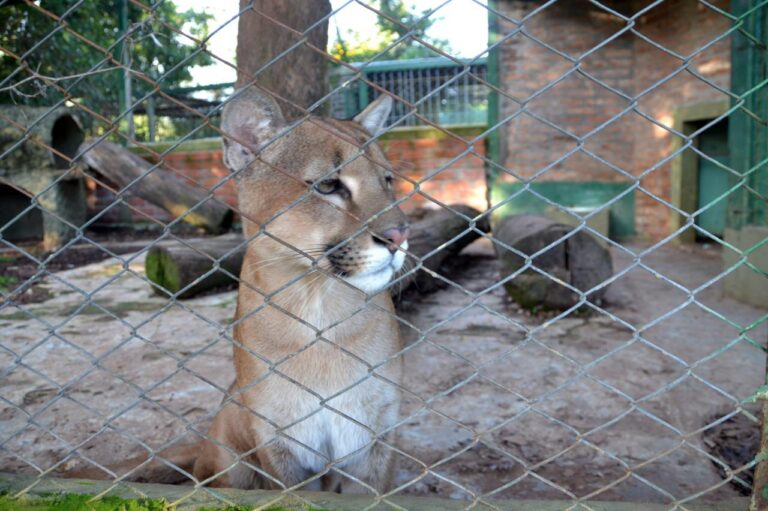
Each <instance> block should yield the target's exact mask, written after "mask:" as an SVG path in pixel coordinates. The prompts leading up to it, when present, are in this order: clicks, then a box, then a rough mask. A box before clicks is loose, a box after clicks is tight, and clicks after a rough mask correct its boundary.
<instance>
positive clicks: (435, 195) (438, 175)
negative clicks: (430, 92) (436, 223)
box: [383, 128, 488, 211]
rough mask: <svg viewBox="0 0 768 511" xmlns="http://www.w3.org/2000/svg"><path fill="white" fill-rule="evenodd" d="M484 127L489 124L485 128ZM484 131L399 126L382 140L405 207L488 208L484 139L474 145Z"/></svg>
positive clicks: (406, 208) (409, 209)
mask: <svg viewBox="0 0 768 511" xmlns="http://www.w3.org/2000/svg"><path fill="white" fill-rule="evenodd" d="M483 129H484V128H483ZM483 129H471V128H470V129H454V130H451V131H450V133H447V132H442V131H440V130H437V129H432V128H414V129H409V130H402V131H401V130H398V131H395V132H392V133H390V134H387V135H385V136H384V139H383V146H384V150H385V152H386V154H387V157H388V158H389V160H390V161H391V162H392V163H393V165H394V169H395V170H396V171H397V172H398V173H399V174H400V175H401V176H402V177H403V179H398V180H397V191H398V195H399V196H401V197H402V196H406V195H408V194H411V196H410V198H408V199H407V200H406V201H404V202H403V204H402V208H403V210H405V211H412V210H413V209H415V208H419V207H428V208H436V207H439V206H438V202H440V203H443V204H451V203H461V204H468V205H470V206H472V207H474V208H477V209H479V210H480V211H484V210H485V209H486V208H487V207H488V206H487V202H486V183H485V167H484V161H483V159H482V158H481V157H484V156H485V141H484V140H480V141H477V142H475V143H474V144H472V145H471V148H470V144H469V141H471V140H472V139H474V138H476V137H477V136H478V135H479V134H480V133H481V132H482V131H483ZM464 153H467V154H464Z"/></svg>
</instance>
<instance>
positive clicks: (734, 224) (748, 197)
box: [727, 0, 768, 229]
mask: <svg viewBox="0 0 768 511" xmlns="http://www.w3.org/2000/svg"><path fill="white" fill-rule="evenodd" d="M731 12H732V13H733V15H734V16H735V17H736V18H735V26H736V27H737V30H736V31H735V32H734V34H733V39H732V44H731V52H732V61H731V62H732V67H731V91H732V92H733V93H734V94H735V95H736V96H735V97H733V98H732V105H734V106H736V107H738V110H736V111H735V112H734V113H733V114H731V116H730V118H729V126H730V129H729V135H728V136H729V144H730V154H731V165H732V168H733V169H734V170H735V171H736V172H737V173H739V174H740V175H741V177H736V176H734V177H733V178H731V184H732V185H735V184H740V185H741V186H740V187H739V188H738V189H737V190H736V191H735V192H734V193H733V194H731V196H730V198H729V200H728V217H727V224H728V227H730V228H732V229H741V228H742V227H744V226H746V225H766V224H768V218H767V217H766V212H767V211H768V206H767V205H766V200H765V196H766V194H767V193H768V164H767V162H768V124H767V121H766V120H767V119H768V51H766V44H768V2H766V1H765V0H733V1H732V3H731Z"/></svg>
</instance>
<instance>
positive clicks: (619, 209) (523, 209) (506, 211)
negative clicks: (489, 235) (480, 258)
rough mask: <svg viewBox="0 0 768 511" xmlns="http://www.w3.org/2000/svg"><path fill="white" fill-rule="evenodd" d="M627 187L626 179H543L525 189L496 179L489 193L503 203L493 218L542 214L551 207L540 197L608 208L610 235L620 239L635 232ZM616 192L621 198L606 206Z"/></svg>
mask: <svg viewBox="0 0 768 511" xmlns="http://www.w3.org/2000/svg"><path fill="white" fill-rule="evenodd" d="M630 188H632V183H629V182H619V183H611V182H606V181H544V182H540V183H531V184H530V187H529V188H528V189H524V185H523V184H522V183H503V182H498V181H497V182H495V183H493V184H492V186H491V190H490V195H491V205H492V206H497V205H499V204H501V203H503V204H502V205H500V206H498V208H497V209H495V210H494V212H493V217H494V219H495V220H498V219H500V218H503V217H505V216H508V215H517V214H520V213H534V214H541V215H543V214H544V213H545V212H546V211H547V209H548V208H551V207H552V206H551V205H550V204H549V203H548V202H547V201H546V200H544V199H542V198H541V197H545V198H546V199H547V200H549V201H552V202H554V203H556V204H558V205H560V206H562V207H563V208H569V209H597V208H603V207H607V208H609V209H608V215H609V223H610V229H609V236H610V238H611V239H614V240H620V239H626V238H629V237H632V236H633V235H634V234H635V192H634V190H632V191H628V190H629V189H630ZM529 190H530V191H529ZM622 194H623V195H622ZM619 195H621V198H620V199H618V200H617V201H616V202H612V203H611V204H610V205H609V206H608V205H607V204H608V202H609V201H611V200H613V199H615V198H616V197H618V196H619ZM539 196H541V197H539Z"/></svg>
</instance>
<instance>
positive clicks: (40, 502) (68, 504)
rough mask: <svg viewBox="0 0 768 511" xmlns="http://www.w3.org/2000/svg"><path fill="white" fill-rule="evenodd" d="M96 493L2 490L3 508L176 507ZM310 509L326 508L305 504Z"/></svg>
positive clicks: (239, 509) (235, 510) (277, 510)
mask: <svg viewBox="0 0 768 511" xmlns="http://www.w3.org/2000/svg"><path fill="white" fill-rule="evenodd" d="M92 498H93V495H80V494H72V493H70V494H61V495H48V496H44V497H30V496H22V497H19V498H17V499H15V498H12V497H10V496H9V495H7V494H5V495H2V494H0V511H173V510H174V509H175V506H171V505H170V504H168V502H167V501H166V500H165V499H159V500H158V499H121V498H120V497H101V498H99V499H98V500H94V501H91V499H92ZM251 509H253V508H252V507H248V506H226V507H207V506H206V507H199V508H197V511H251ZM304 509H305V510H306V511H323V510H321V509H319V508H309V507H306V508H304ZM267 511H292V510H291V509H288V508H285V507H270V508H269V509H267Z"/></svg>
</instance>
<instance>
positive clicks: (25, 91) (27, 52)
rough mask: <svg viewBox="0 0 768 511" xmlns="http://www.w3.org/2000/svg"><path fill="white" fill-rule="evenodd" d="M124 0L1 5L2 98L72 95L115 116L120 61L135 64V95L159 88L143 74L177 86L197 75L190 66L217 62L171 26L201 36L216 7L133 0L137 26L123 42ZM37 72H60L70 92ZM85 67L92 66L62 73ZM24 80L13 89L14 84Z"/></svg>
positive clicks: (42, 99)
mask: <svg viewBox="0 0 768 511" xmlns="http://www.w3.org/2000/svg"><path fill="white" fill-rule="evenodd" d="M36 3H37V2H36ZM121 3H122V2H121V1H120V0H103V1H99V2H90V1H86V2H82V3H80V4H79V5H77V6H76V7H75V8H74V9H72V6H73V5H76V3H73V2H72V1H71V0H42V1H41V2H39V5H40V8H41V9H37V8H35V7H34V6H31V5H29V4H27V3H16V2H13V3H11V4H10V5H4V6H0V19H2V20H3V23H0V76H1V77H3V79H4V80H5V83H3V84H2V85H0V91H2V92H0V102H2V103H9V102H14V103H26V104H36V105H53V104H56V103H57V102H58V101H60V100H62V99H63V98H66V97H71V98H72V99H73V100H74V101H77V102H81V103H82V104H83V105H85V106H87V107H89V108H91V109H93V110H95V111H96V112H98V113H99V114H101V115H103V116H105V117H107V118H114V117H115V116H116V115H117V114H118V113H119V111H120V109H119V105H120V101H119V98H120V90H121V87H122V83H123V75H124V72H123V70H122V69H120V68H119V66H118V62H127V63H128V64H129V65H130V68H131V69H132V70H133V71H135V72H136V74H134V75H133V77H132V87H133V97H134V100H135V99H138V98H141V97H142V96H144V95H145V94H146V93H148V92H149V91H151V90H152V88H153V86H152V85H151V84H150V83H147V81H145V80H143V79H142V78H141V76H146V77H150V78H152V79H154V80H160V83H161V86H162V87H163V88H171V87H174V86H177V85H179V84H180V83H181V82H184V81H187V80H189V79H190V78H191V76H190V73H189V68H190V67H192V66H196V65H209V64H211V63H212V59H211V58H210V56H208V55H207V54H205V53H197V52H196V50H197V47H196V46H195V45H194V44H192V43H191V42H190V41H189V40H187V39H182V38H181V37H180V36H178V35H177V34H176V33H175V32H174V31H173V30H172V29H171V28H169V27H173V28H176V29H182V30H183V31H184V32H185V33H188V34H191V35H193V36H194V37H196V38H198V39H199V38H202V37H205V36H207V35H208V22H209V21H210V19H211V16H210V15H208V14H205V13H202V12H196V11H193V10H188V11H185V12H178V11H177V10H176V6H175V5H174V4H173V2H170V1H166V2H157V3H155V2H151V1H150V0H142V3H143V4H144V5H146V6H147V7H150V6H151V5H153V4H154V7H153V8H152V9H151V10H145V9H142V8H140V7H138V6H136V5H134V4H133V3H132V2H130V1H129V2H128V24H127V25H128V30H129V32H130V34H129V36H128V38H127V39H126V40H125V43H123V42H121V41H120V40H119V38H120V35H121V27H120V12H121V11H120V6H121ZM42 9H44V10H45V11H48V12H49V13H50V14H51V15H48V14H45V13H44V12H42ZM70 9H71V10H70ZM56 18H61V21H57V20H56ZM166 25H167V26H166ZM89 42H90V43H92V44H89ZM104 50H106V51H104ZM110 56H112V57H113V58H114V59H115V60H116V61H118V62H114V61H112V60H110ZM94 66H95V68H94ZM34 73H38V74H40V75H43V76H46V77H51V78H54V79H56V80H55V81H56V83H57V84H58V85H59V86H61V87H63V88H66V89H69V94H68V95H66V96H65V95H64V94H62V93H61V92H59V91H58V90H56V87H52V86H50V85H46V83H45V81H44V80H41V79H38V78H35V76H34ZM83 73H88V74H87V75H86V76H84V77H80V76H77V77H72V78H65V79H62V77H71V76H73V75H81V74H83ZM22 81H24V83H23V84H21V85H19V86H17V87H15V88H14V90H12V91H11V90H7V89H8V87H9V86H10V85H13V84H18V83H19V82H22Z"/></svg>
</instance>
